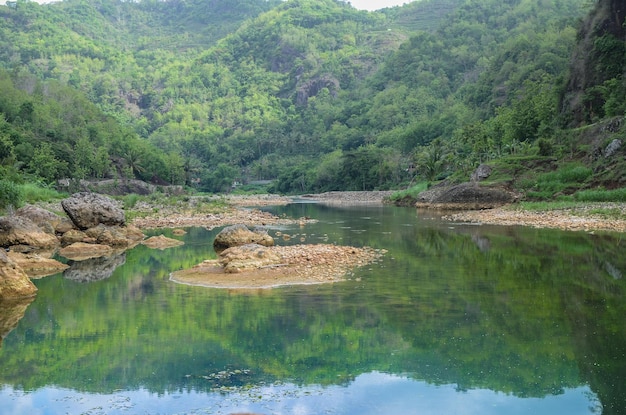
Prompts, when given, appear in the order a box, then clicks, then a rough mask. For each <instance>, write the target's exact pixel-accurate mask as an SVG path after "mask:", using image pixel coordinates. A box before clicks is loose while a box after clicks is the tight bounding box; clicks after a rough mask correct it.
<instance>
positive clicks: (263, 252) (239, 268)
mask: <svg viewBox="0 0 626 415" xmlns="http://www.w3.org/2000/svg"><path fill="white" fill-rule="evenodd" d="M281 262H282V258H281V257H280V256H279V255H277V254H276V253H275V252H273V251H272V250H271V249H269V248H268V247H266V246H263V245H259V244H246V245H242V246H234V247H232V248H228V249H226V250H224V251H223V252H222V253H221V254H220V259H219V263H220V265H222V266H223V267H224V272H226V273H227V274H235V273H239V272H244V271H250V270H255V269H259V268H263V267H266V266H269V265H277V264H280V263H281Z"/></svg>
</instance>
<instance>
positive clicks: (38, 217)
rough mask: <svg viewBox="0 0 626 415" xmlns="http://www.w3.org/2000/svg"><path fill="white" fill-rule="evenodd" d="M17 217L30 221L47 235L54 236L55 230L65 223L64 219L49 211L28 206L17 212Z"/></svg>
mask: <svg viewBox="0 0 626 415" xmlns="http://www.w3.org/2000/svg"><path fill="white" fill-rule="evenodd" d="M15 214H16V215H17V216H21V217H24V218H27V219H30V220H31V221H32V222H33V223H34V224H35V225H37V226H39V228H41V230H43V231H44V232H46V233H50V234H54V232H55V229H56V227H57V226H59V225H60V224H61V223H62V222H63V218H62V217H61V216H59V215H56V214H54V213H52V212H50V211H49V210H46V209H43V208H40V207H38V206H35V205H26V206H24V207H21V208H19V209H18V210H16V211H15Z"/></svg>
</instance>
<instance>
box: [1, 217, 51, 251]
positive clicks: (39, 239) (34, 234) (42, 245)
mask: <svg viewBox="0 0 626 415" xmlns="http://www.w3.org/2000/svg"><path fill="white" fill-rule="evenodd" d="M58 245H59V240H58V239H57V238H56V236H54V235H53V234H50V233H47V232H45V231H44V230H42V229H41V227H39V226H37V225H36V224H35V223H34V222H33V221H32V220H30V219H28V218H26V217H24V216H17V215H10V216H3V217H0V246H2V247H13V249H16V250H23V251H24V250H25V251H29V250H32V249H52V248H56V247H57V246H58Z"/></svg>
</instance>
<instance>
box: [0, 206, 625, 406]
mask: <svg viewBox="0 0 626 415" xmlns="http://www.w3.org/2000/svg"><path fill="white" fill-rule="evenodd" d="M275 211H276V213H279V214H282V213H285V214H287V215H290V216H293V217H301V216H310V217H312V218H316V219H319V222H318V223H316V224H311V225H307V226H305V227H303V228H301V227H299V226H297V225H294V226H293V227H285V226H283V227H281V228H280V229H269V231H270V233H274V232H276V231H280V232H281V234H289V235H293V236H296V235H297V237H293V238H290V239H289V240H283V239H282V238H277V240H279V241H280V243H284V244H289V243H300V241H301V239H302V238H304V239H305V241H307V243H313V242H315V241H319V240H322V239H323V240H327V241H328V242H329V243H337V244H350V245H357V246H362V245H368V246H372V247H374V248H384V249H387V250H388V251H389V252H388V254H387V256H386V257H385V258H384V259H383V261H381V262H380V263H378V264H374V265H372V266H369V267H367V268H365V269H361V270H359V271H358V272H357V274H356V275H355V278H354V279H352V280H350V281H346V282H343V283H339V284H333V285H321V286H310V287H287V288H282V289H277V290H270V291H268V290H261V291H258V292H247V293H245V294H242V293H239V292H232V291H222V290H216V289H206V288H202V287H189V286H182V285H177V284H173V283H171V282H170V281H169V279H168V276H169V272H171V271H173V270H177V269H180V268H185V267H190V266H193V265H195V264H196V263H198V262H200V261H202V260H204V259H208V258H211V257H214V256H215V254H214V252H213V251H212V242H213V237H214V236H215V234H216V232H217V231H218V230H214V231H207V230H206V229H202V228H193V229H189V232H188V233H187V235H185V236H183V237H180V238H182V239H184V241H185V245H184V246H182V247H176V248H172V249H169V250H166V251H153V250H150V249H148V248H146V247H144V246H138V247H136V248H134V249H133V250H131V251H129V252H128V253H127V256H126V261H125V263H124V264H123V265H122V266H120V267H119V268H117V269H116V270H115V271H114V272H113V273H112V275H111V276H110V277H109V278H107V279H104V280H102V279H101V280H99V281H95V282H93V283H90V284H84V283H78V282H76V281H72V280H68V279H65V278H62V276H60V275H59V276H55V277H47V278H45V279H42V280H39V281H37V282H36V283H37V286H38V288H39V293H38V295H37V299H36V301H35V302H33V303H32V304H31V305H30V306H29V307H28V309H26V313H25V315H24V318H23V319H22V320H21V321H20V323H19V324H18V326H17V327H16V328H15V329H14V330H13V331H12V332H11V333H10V334H9V335H8V336H7V337H6V339H5V341H4V345H3V348H2V349H0V384H5V385H7V386H6V387H5V389H4V390H3V391H2V393H1V394H0V400H1V401H2V402H5V401H10V402H12V405H24V407H27V406H28V404H29V402H30V401H31V400H37V401H38V402H39V403H41V402H45V403H46V405H47V406H48V408H51V409H50V411H49V412H46V413H61V412H62V411H63V410H65V409H66V407H69V406H70V403H68V402H73V401H76V402H74V403H76V405H78V408H79V409H78V410H80V411H83V412H85V411H87V410H89V409H90V408H92V407H91V406H90V407H88V408H87V407H85V406H83V405H93V407H96V406H97V405H103V407H104V408H108V409H107V410H104V411H103V412H105V413H116V412H115V411H122V410H128V409H123V408H121V409H120V408H116V407H115V405H113V404H108V406H107V404H103V403H102V402H105V401H106V402H113V403H116V404H117V403H118V402H122V401H123V400H124V399H126V398H129V400H128V401H127V402H129V405H133V406H132V408H133V409H132V410H131V412H132V411H135V412H148V413H150V412H151V408H157V410H156V411H157V412H159V413H185V412H190V413H195V412H198V413H229V412H228V411H235V410H236V411H240V412H241V411H244V410H252V411H255V412H259V413H320V411H314V409H315V408H318V409H319V408H325V409H327V412H328V413H335V414H351V413H360V414H362V413H367V410H368V409H366V408H374V409H372V411H374V410H375V408H378V410H377V411H375V412H372V413H385V412H389V413H391V411H394V410H395V411H398V412H400V411H405V413H431V412H432V413H434V412H437V413H442V412H444V413H445V412H455V411H456V412H458V413H481V414H482V413H522V412H524V413H528V412H529V411H534V412H538V413H545V414H547V413H550V414H552V413H574V414H576V413H594V412H595V413H599V412H600V411H601V410H600V407H602V413H604V414H619V413H623V411H624V408H626V398H625V396H626V390H624V387H625V385H624V382H623V379H625V378H626V363H625V362H626V359H625V353H626V330H624V323H623V322H624V319H623V316H624V314H625V312H626V301H624V295H625V286H626V283H625V281H624V279H623V278H616V277H615V276H616V275H618V276H619V275H621V274H623V272H624V271H626V259H625V258H624V257H623V255H621V252H622V251H623V246H622V242H621V237H620V235H610V234H597V235H589V234H585V233H566V232H559V231H548V230H537V229H529V228H510V227H477V226H470V225H464V224H451V223H447V222H440V221H437V220H435V219H434V218H433V217H431V216H427V215H424V214H423V213H422V212H417V213H416V212H415V211H414V210H411V209H394V208H389V207H359V208H353V209H348V208H330V207H325V206H318V205H314V204H306V205H292V206H287V207H281V208H276V210H275ZM355 230H357V231H358V232H355ZM166 236H170V235H169V234H168V233H167V232H166ZM607 264H610V267H609V266H607ZM222 372H223V373H225V375H220V373H222ZM230 374H233V375H230ZM52 385H54V386H52ZM19 391H27V393H26V394H23V393H21V392H19ZM115 391H120V392H115ZM22 395H23V396H22ZM61 395H63V396H61ZM64 397H67V399H65V398H64ZM74 403H72V404H71V405H74ZM64 405H65V406H64ZM447 405H448V406H447ZM449 405H457V406H453V407H450V406H449ZM16 407H17V406H16ZM311 408H313V409H311ZM411 408H413V409H411ZM415 408H418V409H419V410H418V409H415ZM194 411H195V412H194ZM211 411H212V412H211ZM219 411H222V412H219ZM298 411H301V412H298ZM307 411H312V412H307ZM429 411H431V412H429ZM463 411H464V412H463ZM1 412H2V411H1V410H0V413H1ZM67 412H73V410H71V411H70V410H68V411H67ZM9 413H10V412H9ZM16 413H21V412H20V411H19V410H17V412H16ZM23 413H29V414H30V413H37V412H23Z"/></svg>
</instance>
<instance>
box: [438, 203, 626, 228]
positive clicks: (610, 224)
mask: <svg viewBox="0 0 626 415" xmlns="http://www.w3.org/2000/svg"><path fill="white" fill-rule="evenodd" d="M602 212H611V213H612V215H611V217H606V215H605V214H603V213H602ZM625 217H626V203H586V204H584V205H580V206H576V207H571V208H562V209H554V210H542V211H528V210H521V209H516V208H515V206H514V205H507V206H502V207H498V208H494V209H485V210H465V211H461V212H455V213H447V214H442V218H443V219H445V220H449V221H452V222H470V223H477V224H490V225H503V226H530V227H534V228H551V229H562V230H566V231H586V232H594V231H611V232H626V219H621V218H625Z"/></svg>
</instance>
